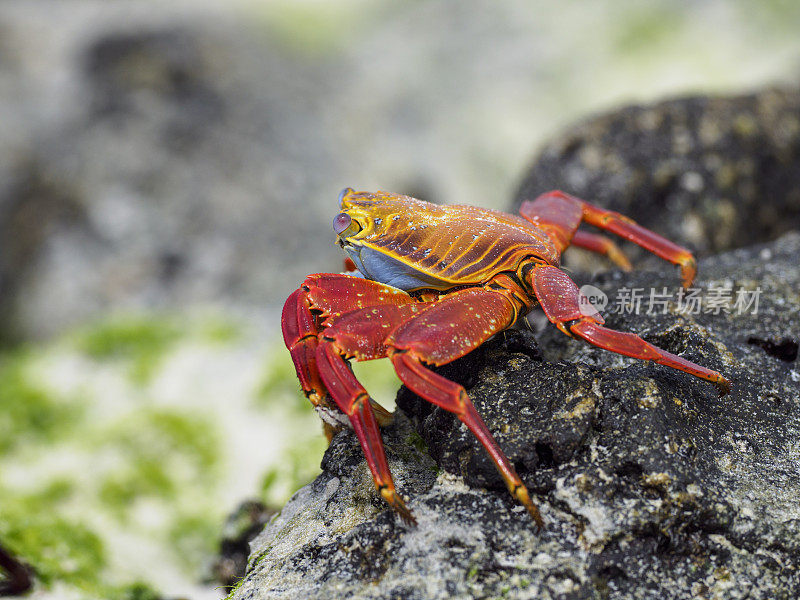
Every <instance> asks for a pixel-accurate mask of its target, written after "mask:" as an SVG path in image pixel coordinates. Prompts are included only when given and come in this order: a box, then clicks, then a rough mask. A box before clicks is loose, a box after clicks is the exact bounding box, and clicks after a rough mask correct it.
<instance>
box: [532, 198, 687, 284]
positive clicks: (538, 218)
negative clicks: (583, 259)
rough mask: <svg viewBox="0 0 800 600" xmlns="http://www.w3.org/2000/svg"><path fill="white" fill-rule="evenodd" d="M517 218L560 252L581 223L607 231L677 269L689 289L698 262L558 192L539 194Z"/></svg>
mask: <svg viewBox="0 0 800 600" xmlns="http://www.w3.org/2000/svg"><path fill="white" fill-rule="evenodd" d="M520 214H522V216H523V217H525V218H526V219H528V220H529V221H531V222H533V223H535V224H536V225H538V226H539V227H542V228H543V229H545V230H546V231H547V232H548V234H549V235H550V237H551V239H552V240H553V242H554V243H555V244H556V246H557V247H558V248H559V249H560V250H561V251H563V250H564V249H566V247H567V246H568V245H569V243H570V241H571V240H572V239H573V236H574V234H575V231H576V230H577V228H578V225H580V223H581V222H582V221H583V222H585V223H588V224H589V225H594V226H595V227H599V228H600V229H604V230H606V231H610V232H611V233H614V234H616V235H618V236H620V237H623V238H625V239H627V240H630V241H631V242H633V243H634V244H638V245H639V246H641V247H642V248H644V249H645V250H648V251H650V252H652V253H653V254H655V255H656V256H659V257H660V258H663V259H664V260H668V261H669V262H671V263H673V264H675V265H678V266H680V269H681V277H682V279H683V286H684V287H687V288H688V287H689V286H690V285H691V284H692V281H694V276H695V274H696V273H697V262H696V261H695V259H694V257H693V256H692V253H691V252H689V251H688V250H687V249H686V248H683V247H681V246H678V245H677V244H674V243H672V242H670V241H669V240H668V239H666V238H664V237H662V236H660V235H658V234H657V233H653V232H652V231H650V230H649V229H645V228H644V227H642V226H641V225H638V224H637V223H635V222H634V221H633V220H631V219H629V218H628V217H626V216H624V215H621V214H619V213H617V212H613V211H610V210H605V209H603V208H600V207H599V206H595V205H593V204H589V203H588V202H584V201H583V200H581V199H580V198H575V197H574V196H570V195H568V194H565V193H564V192H560V191H557V190H556V191H552V192H548V193H546V194H542V195H541V196H539V197H538V198H536V199H535V200H533V201H530V200H526V201H525V202H523V203H522V206H521V207H520Z"/></svg>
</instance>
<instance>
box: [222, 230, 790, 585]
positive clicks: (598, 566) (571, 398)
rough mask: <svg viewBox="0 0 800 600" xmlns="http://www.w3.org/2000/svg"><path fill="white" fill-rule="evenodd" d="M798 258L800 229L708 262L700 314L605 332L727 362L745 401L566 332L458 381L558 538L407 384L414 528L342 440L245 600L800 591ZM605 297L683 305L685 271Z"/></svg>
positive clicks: (625, 282)
mask: <svg viewBox="0 0 800 600" xmlns="http://www.w3.org/2000/svg"><path fill="white" fill-rule="evenodd" d="M798 253H800V234H797V233H794V234H789V235H787V236H784V237H783V238H781V239H780V240H778V241H776V242H774V243H771V244H768V245H764V246H757V247H753V248H747V249H742V250H737V251H733V252H730V253H726V254H723V255H720V256H718V257H713V258H709V259H706V260H703V261H701V263H700V278H699V279H698V281H697V283H696V286H697V287H698V288H702V290H704V291H703V292H702V296H703V298H704V299H705V300H704V303H703V304H702V305H701V311H700V312H699V314H692V312H691V311H687V312H681V311H679V310H678V308H679V307H678V305H677V304H676V302H675V301H672V302H670V303H667V304H666V312H665V314H661V312H662V311H661V307H660V306H659V307H658V309H657V310H654V311H652V312H653V313H654V314H645V313H646V310H644V309H643V310H642V311H641V312H642V313H643V314H638V315H635V314H625V313H621V314H615V313H612V314H608V315H607V325H608V326H609V327H612V328H615V329H620V330H624V331H631V332H634V333H636V334H638V335H640V336H642V337H643V338H644V339H646V340H648V341H650V342H652V343H653V344H656V345H658V346H659V347H661V348H664V349H666V350H668V351H670V352H673V353H676V354H679V355H681V356H683V357H685V358H687V359H689V360H691V361H694V362H696V363H698V364H701V365H705V366H708V367H711V368H713V369H717V370H720V371H721V372H723V373H724V374H725V375H727V376H728V377H729V378H730V379H731V380H732V382H733V390H732V393H731V394H730V395H729V396H725V397H719V396H718V395H717V392H716V390H715V388H714V387H713V386H711V385H710V384H707V383H705V382H703V381H700V380H697V379H695V378H692V377H690V376H688V375H686V374H683V373H680V372H677V371H674V370H671V369H668V368H666V367H662V366H659V365H656V364H653V363H646V362H642V361H635V360H632V359H627V358H624V357H621V356H619V355H616V354H613V353H611V352H608V351H604V350H601V349H598V348H594V347H591V346H589V345H587V344H584V343H580V342H578V341H575V340H572V339H569V338H567V337H566V336H563V335H562V334H560V333H559V332H558V331H556V330H555V329H547V330H546V331H545V332H544V333H543V334H542V335H541V336H539V339H538V344H537V341H536V340H535V339H534V338H533V335H532V334H531V333H529V332H522V331H509V332H506V333H505V334H502V335H499V336H497V337H496V338H495V339H494V340H492V341H491V342H489V343H487V344H485V345H484V347H482V348H480V349H478V350H476V351H475V352H473V353H472V354H470V355H468V356H467V357H465V358H464V359H461V360H460V361H457V362H456V363H453V364H452V365H449V366H446V367H444V368H442V369H441V371H442V372H443V373H444V374H445V375H446V376H448V377H450V378H452V379H454V380H456V381H459V382H461V383H462V384H463V385H465V387H466V388H467V390H468V392H469V394H470V396H471V397H472V399H473V401H474V403H475V405H476V406H477V408H478V410H479V412H480V413H481V414H482V415H483V416H484V419H485V421H486V423H487V425H488V427H489V429H490V430H491V431H492V432H493V434H494V435H495V437H496V439H497V440H498V442H499V444H500V446H501V447H502V448H503V450H504V451H505V452H506V454H507V455H508V456H509V458H510V459H511V460H512V461H513V462H514V464H515V465H516V466H517V469H518V471H519V473H520V475H521V477H522V478H523V480H524V481H525V482H526V484H527V485H528V487H529V489H530V490H531V492H532V494H533V498H534V501H536V502H537V503H538V504H539V506H540V508H541V511H542V514H543V516H544V518H545V521H546V527H545V529H544V531H543V532H542V533H541V534H539V535H536V533H535V531H534V527H533V526H532V523H531V522H530V519H529V518H528V517H527V515H526V513H525V512H524V511H523V510H522V509H521V507H518V506H516V505H515V503H514V502H513V501H512V499H511V498H510V497H509V495H508V493H507V492H506V491H505V489H504V487H503V485H502V482H501V481H500V479H499V477H498V476H497V475H496V472H495V470H494V468H493V465H492V463H491V462H490V461H489V459H488V458H487V457H486V455H485V453H484V452H483V450H482V448H481V447H480V446H479V444H478V443H477V441H475V439H474V438H473V437H472V435H471V434H469V432H468V431H466V429H465V428H464V427H463V426H461V425H460V423H459V422H458V421H457V420H456V419H455V418H454V417H453V416H452V415H450V414H448V413H446V412H444V411H442V410H441V409H438V408H436V407H433V406H432V405H430V404H428V403H426V402H423V401H421V400H420V399H419V398H417V397H415V396H414V395H412V394H410V393H409V392H407V391H406V390H404V389H403V390H401V392H400V394H399V396H398V406H399V407H400V408H401V410H399V411H398V412H397V417H396V421H395V423H394V425H393V426H391V427H389V428H387V429H386V430H385V431H384V439H385V441H386V445H387V449H388V453H389V458H390V463H391V468H392V469H393V472H394V473H395V475H396V479H397V483H398V487H399V489H400V490H401V491H402V493H404V494H405V495H406V496H407V497H408V498H409V499H410V503H409V507H410V508H411V510H412V511H414V513H415V515H416V516H417V518H418V520H419V525H418V527H416V528H410V527H407V526H406V525H404V524H402V523H401V522H400V520H399V519H398V518H397V517H396V516H395V515H394V514H392V513H391V512H390V511H389V510H386V509H384V507H383V506H382V505H381V503H380V502H379V501H378V500H377V495H376V494H375V492H374V487H373V484H372V482H371V480H370V477H369V474H368V471H367V469H366V466H365V464H364V461H363V458H362V455H361V452H360V449H359V447H358V445H357V442H356V440H355V437H354V436H353V435H352V434H350V433H349V432H344V433H343V434H340V435H339V436H338V437H337V438H335V440H334V442H333V444H332V445H331V447H330V449H329V450H328V452H327V453H326V455H325V459H324V461H323V469H324V471H323V474H322V475H321V476H320V477H319V478H318V479H317V480H316V481H315V482H314V483H312V484H310V485H309V486H307V487H306V488H303V489H302V490H301V491H300V492H298V494H297V495H296V496H295V497H294V498H293V499H292V500H291V501H290V502H289V504H288V505H287V506H286V507H285V508H284V510H283V512H282V513H281V514H280V515H279V516H278V517H277V518H276V519H275V520H274V521H273V522H272V523H271V524H270V525H268V526H267V528H266V529H265V530H264V532H262V534H261V535H260V536H259V537H258V538H257V539H256V540H255V542H254V543H253V545H252V554H251V558H250V566H249V569H248V573H247V575H246V577H245V579H244V582H243V584H242V585H241V586H240V587H239V588H238V590H237V591H236V592H235V593H234V595H233V598H237V599H245V598H295V597H307V598H317V597H320V598H321V597H357V598H420V599H421V598H468V597H479V598H483V597H509V598H570V599H578V598H620V599H621V598H665V599H666V598H687V597H694V598H764V599H767V598H770V599H771V598H786V599H789V598H795V597H797V596H798V594H800V508H798V506H800V505H798V502H797V498H798V497H799V496H800V454H798V452H800V450H799V449H800V366H798V363H797V358H796V353H794V352H792V349H793V348H795V349H796V345H797V343H798V341H800V295H798V289H800V273H798V270H797V268H796V256H797V255H798ZM575 278H576V279H577V280H579V282H580V283H584V282H583V281H580V277H578V276H577V275H576V276H575ZM592 284H593V285H596V286H597V287H599V288H601V289H602V290H604V291H605V293H606V294H608V295H609V298H611V299H612V303H613V299H614V298H615V297H617V293H618V291H620V290H624V289H634V288H642V289H646V290H649V289H650V288H651V287H655V288H656V289H657V290H658V291H659V292H661V291H662V288H663V287H664V286H668V287H669V288H670V289H671V290H672V291H673V292H674V291H676V287H675V286H676V284H677V278H676V274H675V273H673V272H672V271H671V270H668V269H667V270H664V271H662V272H634V273H631V274H622V273H616V272H609V273H605V274H602V275H600V276H598V277H596V278H595V279H593V280H592ZM714 287H716V288H731V289H733V290H745V291H748V292H753V291H756V290H758V289H760V293H759V295H758V299H759V304H758V312H757V314H752V306H751V307H750V310H749V311H744V312H743V313H742V314H737V313H738V312H739V311H738V309H735V308H734V307H733V306H731V307H729V309H730V312H729V314H726V313H725V312H724V311H723V310H719V311H718V312H719V314H715V313H716V312H717V311H716V310H715V309H714V308H713V302H712V301H710V300H709V297H710V296H711V295H713V293H710V292H709V291H708V290H709V289H710V288H714ZM732 296H733V298H735V297H736V295H735V292H734V293H733V294H732ZM750 297H751V298H752V295H751V296H750ZM642 306H643V308H646V304H645V303H644V302H643V304H642ZM706 311H709V312H706ZM753 340H760V341H759V342H754V341H753ZM787 349H788V351H787ZM418 448H423V449H426V450H427V452H426V453H423V452H420V450H418Z"/></svg>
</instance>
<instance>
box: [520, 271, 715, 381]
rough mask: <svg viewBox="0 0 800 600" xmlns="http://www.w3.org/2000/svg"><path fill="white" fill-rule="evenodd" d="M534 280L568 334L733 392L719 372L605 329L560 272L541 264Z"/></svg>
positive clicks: (550, 314)
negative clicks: (681, 372) (650, 361)
mask: <svg viewBox="0 0 800 600" xmlns="http://www.w3.org/2000/svg"><path fill="white" fill-rule="evenodd" d="M530 277H531V284H532V286H533V289H534V292H535V293H536V297H537V299H538V300H539V304H540V305H541V306H542V309H543V310H544V312H545V314H546V315H547V318H548V319H549V320H550V321H551V322H552V323H555V325H556V326H557V327H558V328H559V329H560V330H561V331H563V332H564V333H566V334H568V335H576V336H578V337H580V338H582V339H584V340H586V341H587V342H589V343H590V344H592V345H594V346H598V347H600V348H605V349H606V350H611V351H612V352H616V353H618V354H623V355H625V356H630V357H632V358H639V359H642V360H652V361H654V362H657V363H659V364H662V365H666V366H668V367H672V368H673V369H678V370H680V371H683V372H685V373H689V374H690V375H694V376H695V377H699V378H701V379H705V380H706V381H710V382H711V383H713V384H714V385H716V386H717V388H718V389H719V390H720V392H721V393H722V394H727V393H729V392H730V383H729V382H728V380H727V379H725V378H724V377H723V376H722V375H720V374H719V373H717V372H716V371H712V370H711V369H707V368H705V367H701V366H700V365H696V364H694V363H693V362H689V361H688V360H686V359H684V358H681V357H680V356H677V355H675V354H671V353H669V352H667V351H666V350H661V349H660V348H657V347H656V346H653V345H652V344H649V343H647V342H646V341H644V340H643V339H642V338H640V337H639V336H638V335H635V334H633V333H625V332H621V331H615V330H613V329H608V328H606V327H603V318H602V317H601V316H600V315H599V313H597V311H595V310H593V309H592V308H591V305H590V304H589V303H588V302H587V301H585V298H584V301H583V302H582V301H581V299H582V298H583V296H582V294H581V292H580V290H579V289H578V286H577V285H575V283H574V282H573V281H572V280H571V279H570V278H569V277H568V276H567V275H566V274H565V273H564V272H563V271H561V270H560V269H558V268H556V267H552V266H550V265H537V266H536V267H535V268H534V269H533V271H532V274H531V275H530ZM587 307H588V308H587Z"/></svg>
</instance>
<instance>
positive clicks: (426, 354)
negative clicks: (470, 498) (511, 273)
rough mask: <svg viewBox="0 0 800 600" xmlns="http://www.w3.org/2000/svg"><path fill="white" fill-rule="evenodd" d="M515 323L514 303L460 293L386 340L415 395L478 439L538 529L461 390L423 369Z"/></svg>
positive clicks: (521, 488)
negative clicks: (447, 413)
mask: <svg viewBox="0 0 800 600" xmlns="http://www.w3.org/2000/svg"><path fill="white" fill-rule="evenodd" d="M515 318H516V308H515V306H514V303H513V302H512V301H510V300H509V298H508V297H506V296H505V295H504V294H503V293H499V292H496V291H490V290H485V289H481V290H474V289H473V290H467V291H463V292H458V293H456V294H453V295H452V296H449V297H448V298H445V299H444V300H442V301H440V302H438V303H437V304H435V305H434V306H433V307H431V308H429V309H428V310H426V311H425V312H423V313H422V314H420V315H416V316H415V317H412V318H411V319H409V320H408V321H407V322H406V323H404V324H403V325H401V326H400V327H398V328H397V330H396V331H395V332H394V333H393V334H392V335H391V337H390V338H389V339H388V340H387V342H386V343H387V345H388V346H390V350H389V357H390V358H391V361H392V364H393V365H394V368H395V370H396V371H397V375H398V376H399V377H400V379H401V380H402V381H403V383H404V384H405V385H406V386H407V387H408V388H409V389H410V390H411V391H413V392H414V393H415V394H417V395H418V396H421V397H422V398H424V399H425V400H427V401H429V402H432V403H433V404H436V405H437V406H440V407H442V408H443V409H445V410H448V411H450V412H452V413H455V415H456V416H457V417H458V418H459V419H460V420H461V422H462V423H464V424H465V425H466V426H467V427H468V428H469V430H470V431H471V432H472V433H473V434H474V435H475V437H476V438H478V441H479V442H480V443H481V444H482V445H483V447H484V448H485V449H486V451H487V452H488V454H489V456H490V457H491V459H492V461H493V462H494V463H495V466H496V467H497V470H498V471H499V473H500V475H501V476H502V478H503V480H504V481H505V483H506V486H507V487H508V490H509V491H510V492H511V495H512V496H513V497H514V498H516V499H517V501H519V502H520V503H521V504H522V505H523V506H525V508H526V509H527V510H528V512H529V513H530V515H531V517H533V519H534V521H536V524H537V526H538V527H539V528H541V527H542V525H543V522H542V517H541V515H540V514H539V510H538V509H537V508H536V505H535V504H534V503H533V502H532V501H531V498H530V495H529V494H528V490H527V488H526V487H525V485H524V484H523V483H522V480H521V479H520V478H519V475H517V473H516V471H515V470H514V467H513V465H512V464H511V461H509V460H508V458H507V457H506V455H505V454H504V453H503V451H502V450H501V449H500V447H499V446H498V445H497V442H496V441H495V440H494V438H493V437H492V434H491V433H490V432H489V429H488V428H487V427H486V424H485V423H484V422H483V419H481V417H480V415H479V414H478V411H477V410H475V406H474V405H473V404H472V401H471V400H470V399H469V396H467V393H466V391H465V390H464V388H463V387H462V386H460V385H458V384H457V383H454V382H452V381H450V380H448V379H445V378H444V377H442V376H441V375H438V374H436V373H434V372H433V371H430V370H429V369H427V368H425V366H424V365H423V363H427V364H429V365H443V364H447V363H449V362H451V361H453V360H455V359H457V358H459V357H461V356H464V355H465V354H467V353H468V352H470V351H471V350H473V349H474V348H477V347H478V346H480V345H481V344H482V343H483V342H485V341H486V340H487V339H489V338H490V337H491V336H492V335H494V334H495V333H498V332H499V331H502V330H503V329H505V328H507V327H509V326H510V325H511V324H512V323H513V322H514V320H515Z"/></svg>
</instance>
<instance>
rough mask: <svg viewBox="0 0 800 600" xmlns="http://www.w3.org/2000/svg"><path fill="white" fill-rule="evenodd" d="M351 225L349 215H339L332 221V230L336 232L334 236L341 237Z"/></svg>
mask: <svg viewBox="0 0 800 600" xmlns="http://www.w3.org/2000/svg"><path fill="white" fill-rule="evenodd" d="M352 223H353V219H351V218H350V215H348V214H347V213H339V214H338V215H336V216H335V217H334V219H333V230H334V231H335V232H336V235H342V234H343V233H344V232H345V231H347V229H348V228H349V227H350V225H351V224H352Z"/></svg>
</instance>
